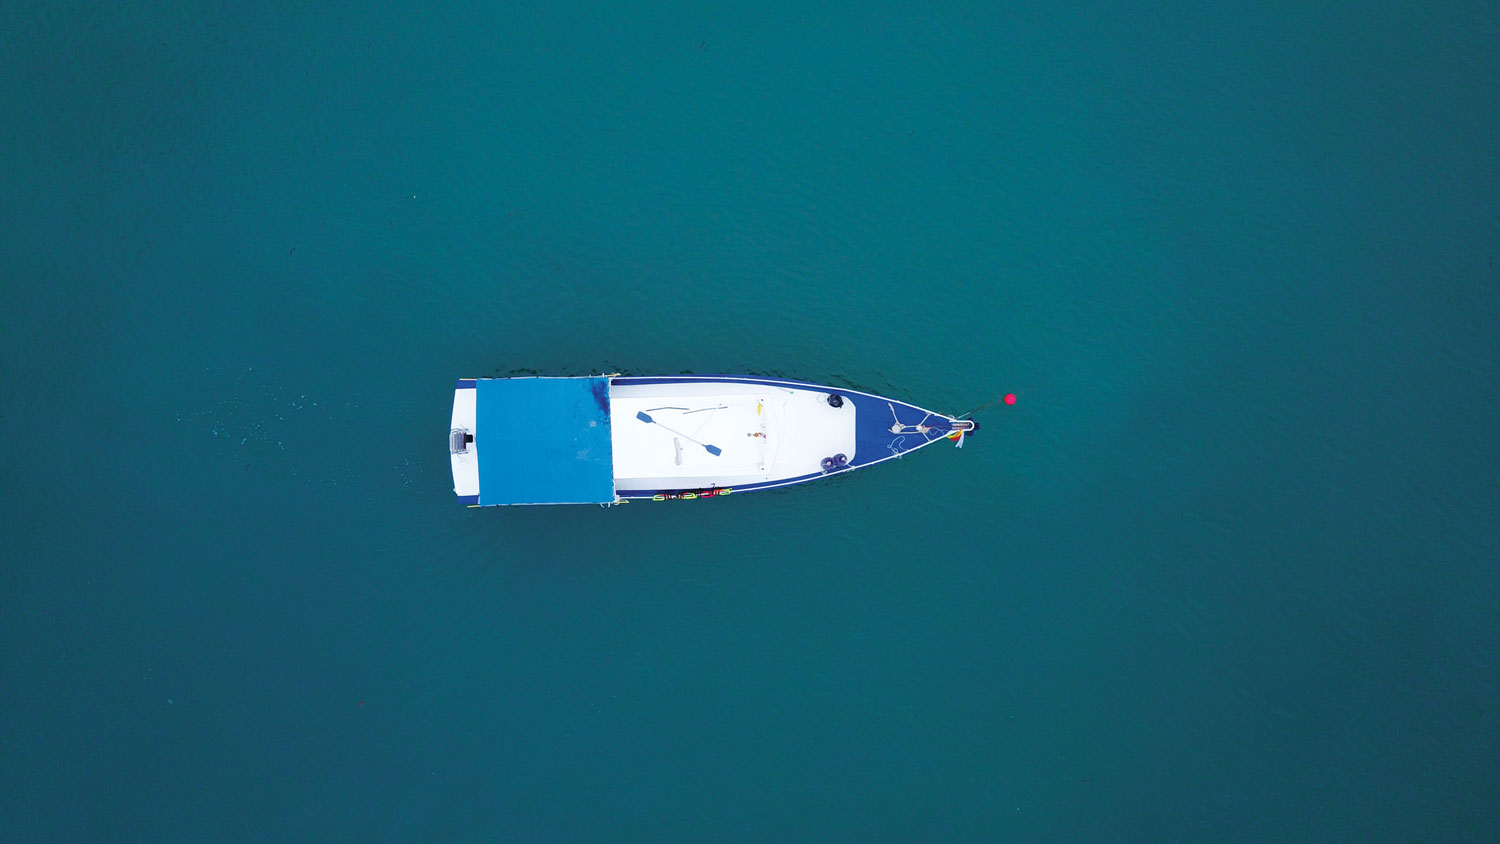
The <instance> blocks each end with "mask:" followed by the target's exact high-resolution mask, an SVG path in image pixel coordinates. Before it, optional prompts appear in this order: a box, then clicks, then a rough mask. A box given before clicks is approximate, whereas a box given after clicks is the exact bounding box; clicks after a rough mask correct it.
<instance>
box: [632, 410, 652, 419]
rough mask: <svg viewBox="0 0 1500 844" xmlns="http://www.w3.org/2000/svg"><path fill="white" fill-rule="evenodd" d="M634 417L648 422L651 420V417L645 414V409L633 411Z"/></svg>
mask: <svg viewBox="0 0 1500 844" xmlns="http://www.w3.org/2000/svg"><path fill="white" fill-rule="evenodd" d="M635 418H637V419H639V420H641V421H642V422H650V421H651V417H649V416H647V415H646V411H644V410H637V411H636V412H635Z"/></svg>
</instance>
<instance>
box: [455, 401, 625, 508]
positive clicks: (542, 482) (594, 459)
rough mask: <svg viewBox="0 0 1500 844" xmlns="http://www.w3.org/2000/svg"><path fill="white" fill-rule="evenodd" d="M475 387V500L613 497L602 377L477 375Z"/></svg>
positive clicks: (570, 500)
mask: <svg viewBox="0 0 1500 844" xmlns="http://www.w3.org/2000/svg"><path fill="white" fill-rule="evenodd" d="M475 389H476V390H477V391H478V392H477V396H476V405H477V407H476V416H475V423H474V445H475V451H476V452H477V453H478V454H477V456H478V459H479V503H480V504H482V505H485V504H603V503H606V502H611V501H614V500H615V477H614V455H613V452H612V450H611V445H610V431H609V379H608V378H605V377H590V378H483V379H480V380H479V382H478V383H477V384H476V385H475Z"/></svg>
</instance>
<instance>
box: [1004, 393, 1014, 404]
mask: <svg viewBox="0 0 1500 844" xmlns="http://www.w3.org/2000/svg"><path fill="white" fill-rule="evenodd" d="M1005 403H1006V404H1015V403H1016V394H1015V393H1006V394H1005Z"/></svg>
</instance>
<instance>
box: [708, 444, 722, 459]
mask: <svg viewBox="0 0 1500 844" xmlns="http://www.w3.org/2000/svg"><path fill="white" fill-rule="evenodd" d="M703 448H704V450H705V451H707V452H708V453H709V454H712V455H713V456H715V457H718V456H719V455H721V454H723V453H724V449H722V448H719V447H718V446H716V445H705V446H703Z"/></svg>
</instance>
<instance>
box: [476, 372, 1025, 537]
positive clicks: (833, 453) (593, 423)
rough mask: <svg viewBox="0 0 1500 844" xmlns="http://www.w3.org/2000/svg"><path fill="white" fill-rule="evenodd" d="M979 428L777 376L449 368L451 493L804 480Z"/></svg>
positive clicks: (484, 500)
mask: <svg viewBox="0 0 1500 844" xmlns="http://www.w3.org/2000/svg"><path fill="white" fill-rule="evenodd" d="M1006 401H1007V402H1011V401H1014V399H1013V398H1012V397H1009V396H1007V397H1006ZM977 429H978V423H977V422H975V421H974V420H972V419H961V418H958V417H954V416H946V415H944V414H941V413H937V412H934V411H931V410H926V409H924V408H921V407H918V406H916V405H914V404H910V403H908V402H903V401H897V400H896V399H892V398H886V397H885V396H878V395H875V394H874V393H868V392H864V391H861V390H852V389H847V388H842V387H829V386H824V385H821V384H812V383H808V382H804V381H791V380H787V379H785V378H766V377H759V376H751V375H659V376H633V375H597V376H585V377H556V378H554V377H519V378H461V379H458V381H457V383H456V384H455V386H454V390H453V419H452V424H451V426H450V428H449V432H448V451H449V457H450V458H451V462H452V466H453V491H454V493H455V494H456V495H457V496H458V501H459V503H460V504H465V505H467V506H470V507H482V506H489V505H518V504H606V505H607V504H616V503H621V502H625V501H630V500H632V499H651V500H656V501H663V500H681V499H697V498H717V497H721V496H725V495H731V494H736V493H744V492H751V491H754V490H763V489H775V488H777V487H784V486H791V485H793V484H800V483H808V482H812V481H816V480H820V479H822V478H827V477H831V476H833V475H840V474H843V473H846V472H851V471H854V470H855V469H863V468H865V467H866V466H873V465H875V464H877V463H884V462H885V461H887V460H896V459H898V458H901V457H905V456H906V455H908V454H910V453H912V452H913V451H916V450H917V449H919V448H924V447H926V446H929V445H932V444H933V443H936V442H940V441H942V442H952V443H954V444H956V445H958V446H960V447H962V445H963V441H964V438H965V437H966V436H969V435H971V434H973V433H974V432H975V431H976V430H977Z"/></svg>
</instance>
